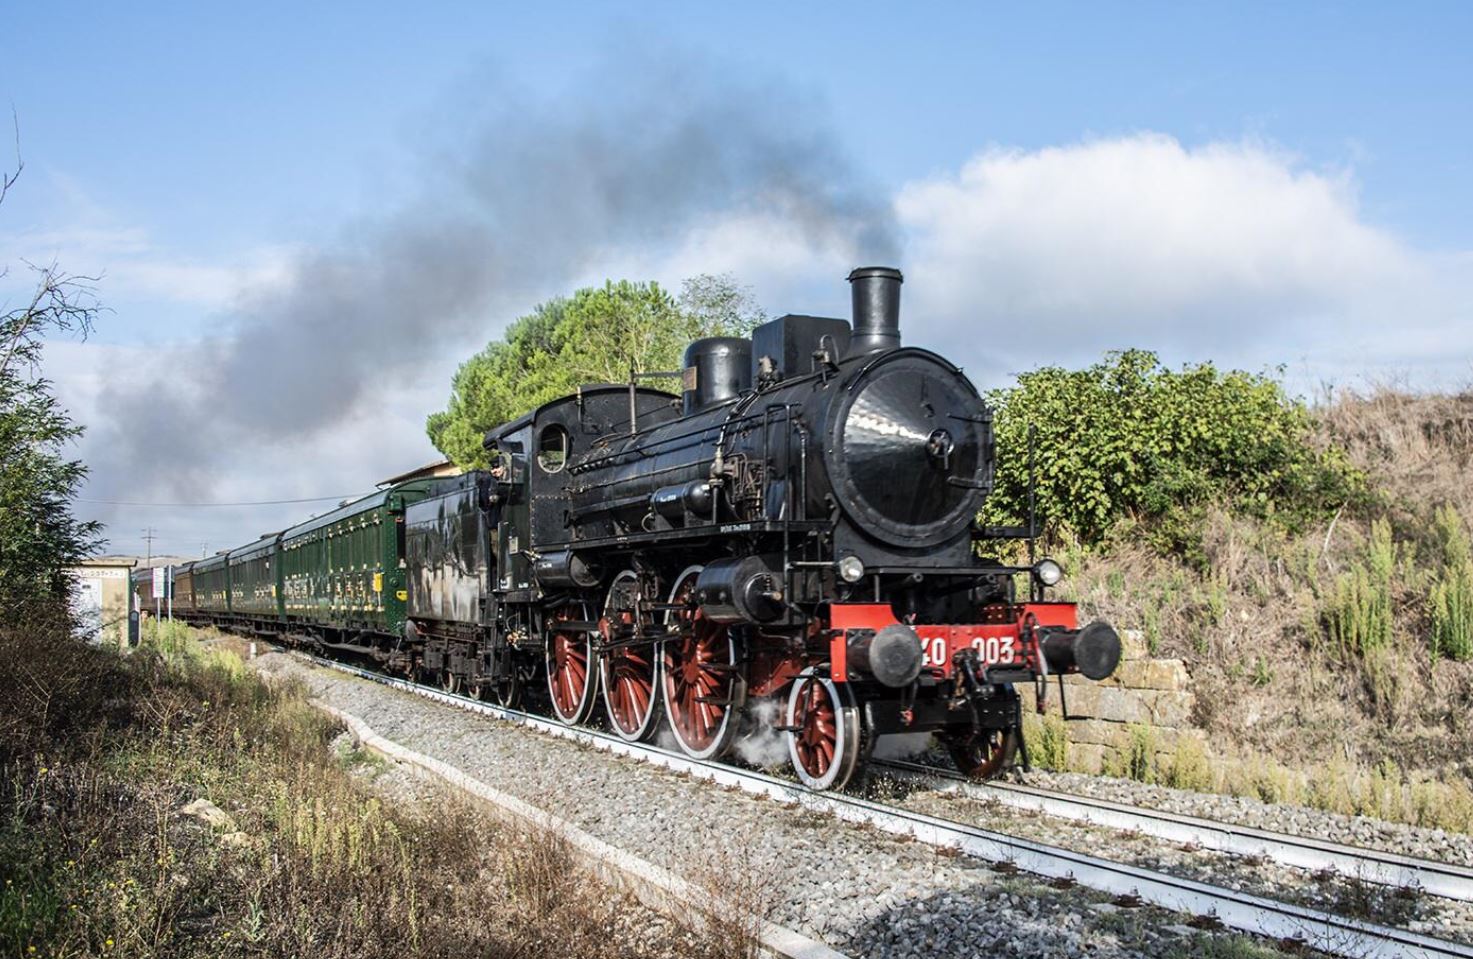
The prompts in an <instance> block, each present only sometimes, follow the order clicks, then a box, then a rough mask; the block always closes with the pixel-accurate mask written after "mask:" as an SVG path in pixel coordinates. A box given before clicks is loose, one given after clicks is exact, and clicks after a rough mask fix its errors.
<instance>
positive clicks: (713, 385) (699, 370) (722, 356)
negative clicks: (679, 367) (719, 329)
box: [680, 336, 752, 415]
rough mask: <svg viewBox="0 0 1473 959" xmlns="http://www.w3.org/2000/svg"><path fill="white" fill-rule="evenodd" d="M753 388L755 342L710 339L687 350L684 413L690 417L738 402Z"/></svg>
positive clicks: (725, 338)
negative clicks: (729, 402)
mask: <svg viewBox="0 0 1473 959" xmlns="http://www.w3.org/2000/svg"><path fill="white" fill-rule="evenodd" d="M751 388H752V341H751V340H745V339H742V338H741V337H739V336H708V337H706V338H705V339H703V340H696V341H694V342H692V343H691V345H690V346H688V347H686V348H685V379H684V382H683V383H682V389H681V397H680V398H681V409H682V410H683V411H684V412H685V414H686V415H690V414H691V413H697V412H699V411H701V410H704V409H708V408H710V407H712V406H716V405H717V404H719V403H725V402H726V401H727V400H734V399H736V398H737V397H738V396H740V395H741V394H742V393H744V392H745V391H747V390H750V389H751Z"/></svg>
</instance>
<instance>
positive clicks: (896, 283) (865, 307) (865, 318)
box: [847, 266, 905, 355]
mask: <svg viewBox="0 0 1473 959" xmlns="http://www.w3.org/2000/svg"><path fill="white" fill-rule="evenodd" d="M904 280H905V278H904V277H903V276H901V275H900V271H899V270H896V269H892V268H891V267H888V266H862V267H860V268H859V269H857V270H855V271H854V272H852V273H850V274H849V290H850V293H851V294H853V296H854V337H853V339H851V340H850V341H849V349H848V351H847V352H848V353H849V354H850V355H855V354H859V353H875V352H878V351H880V350H894V349H899V348H900V284H901V283H903V282H904Z"/></svg>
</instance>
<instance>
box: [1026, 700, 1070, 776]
mask: <svg viewBox="0 0 1473 959" xmlns="http://www.w3.org/2000/svg"><path fill="white" fill-rule="evenodd" d="M1023 739H1024V741H1025V742H1027V743H1028V761H1029V762H1031V763H1032V764H1033V765H1035V766H1038V767H1039V768H1041V769H1052V770H1055V771H1063V770H1066V769H1068V768H1069V729H1068V724H1066V723H1065V722H1064V717H1063V716H1060V715H1058V714H1057V713H1047V714H1045V715H1044V716H1039V715H1038V714H1037V713H1024V714H1023Z"/></svg>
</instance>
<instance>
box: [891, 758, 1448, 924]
mask: <svg viewBox="0 0 1473 959" xmlns="http://www.w3.org/2000/svg"><path fill="white" fill-rule="evenodd" d="M875 764H876V765H877V766H878V767H880V768H882V769H884V770H886V771H887V772H888V773H889V774H890V775H893V776H895V777H897V778H901V779H910V780H917V781H926V782H929V783H933V784H935V785H936V786H937V788H939V789H942V790H945V791H954V792H955V793H957V794H958V795H961V796H965V797H967V798H970V799H976V800H978V801H981V802H990V803H998V804H1000V805H1003V806H1007V807H1010V808H1012V809H1020V810H1024V811H1027V812H1036V813H1039V814H1042V815H1044V816H1050V817H1053V818H1057V819H1068V820H1072V821H1075V822H1081V823H1088V824H1090V825H1095V826H1104V827H1107V828H1110V829H1119V830H1125V831H1130V832H1138V833H1141V834H1143V835H1147V836H1154V837H1156V838H1158V839H1165V840H1167V841H1169V842H1174V843H1181V844H1183V845H1195V846H1197V847H1199V848H1202V849H1210V850H1213V851H1215V852H1222V853H1227V854H1229V855H1233V856H1242V857H1261V858H1264V859H1269V860H1272V861H1274V862H1277V863H1280V864H1282V865H1285V866H1294V867H1296V868H1300V869H1306V870H1310V871H1312V872H1320V871H1323V870H1331V871H1333V872H1336V873H1339V874H1340V875H1342V876H1346V877H1352V878H1355V879H1359V880H1361V881H1364V882H1374V883H1377V884H1378V885H1383V886H1396V887H1402V888H1408V889H1416V890H1419V891H1421V892H1423V893H1426V894H1428V895H1434V896H1441V897H1443V898H1446V899H1456V900H1460V901H1463V902H1473V869H1470V868H1469V867H1467V866H1460V865H1456V864H1451V863H1442V862H1436V861H1434V860H1431V859H1418V858H1413V857H1410V856H1401V855H1397V854H1396V853H1390V852H1384V851H1382V850H1378V849H1367V848H1365V847H1362V846H1350V845H1345V844H1343V843H1336V842H1330V841H1327V840H1323V839H1313V838H1309V837H1305V836H1296V835H1292V834H1289V833H1281V832H1271V831H1269V830H1265V829H1255V828H1253V827H1251V826H1241V825H1237V824H1235V823H1228V822H1220V821H1217V820H1211V819H1202V818H1199V817H1196V816H1185V815H1181V814H1179V813H1172V812H1166V811H1163V810H1158V809H1150V808H1145V807H1140V806H1129V805H1126V804H1124V803H1118V802H1113V801H1110V800H1107V799H1096V798H1094V797H1089V796H1079V795H1075V794H1072V793H1063V792H1056V791H1054V790H1048V789H1039V788H1036V787H1033V786H1025V785H1020V784H1016V783H974V782H969V781H967V780H965V779H963V778H962V777H961V776H958V775H956V774H955V773H953V772H951V771H950V770H946V769H937V768H935V767H933V766H925V765H921V764H919V763H912V762H903V761H897V760H876V763H875Z"/></svg>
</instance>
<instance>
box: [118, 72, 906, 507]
mask: <svg viewBox="0 0 1473 959" xmlns="http://www.w3.org/2000/svg"><path fill="white" fill-rule="evenodd" d="M734 77H735V70H734V69H731V68H725V67H722V66H719V65H711V64H704V63H696V62H693V61H690V60H677V59H675V58H671V57H668V56H657V55H654V54H651V53H648V52H645V53H640V52H637V51H629V50H622V51H620V53H619V56H618V57H617V58H616V57H610V58H609V59H608V60H606V61H605V62H604V63H603V64H602V65H600V66H598V67H595V68H594V69H591V70H590V71H588V73H587V74H586V75H584V76H583V77H582V78H581V79H580V80H579V81H577V82H575V83H573V84H571V85H570V86H569V87H568V88H567V89H565V90H563V91H561V92H560V93H558V94H555V95H553V94H548V93H545V92H541V93H539V92H530V93H529V92H527V91H525V90H518V89H516V88H514V86H513V85H511V84H506V83H494V84H487V85H485V86H482V87H480V88H478V89H474V90H470V91H463V92H466V93H467V95H466V96H465V97H464V98H463V99H464V100H465V102H467V103H472V104H475V106H472V107H462V108H456V109H452V110H447V111H444V112H443V114H442V120H443V121H444V126H445V127H446V128H447V130H448V132H442V133H437V135H436V136H437V139H442V140H443V141H444V143H445V144H448V145H441V146H439V147H438V148H436V149H434V150H423V151H421V152H423V153H425V154H426V155H427V162H426V163H425V164H424V165H423V166H424V168H423V170H422V173H421V181H420V184H419V186H418V190H417V196H416V198H415V199H414V200H413V201H412V202H409V203H408V204H407V205H405V206H403V207H402V208H399V209H396V210H392V211H385V212H384V213H382V214H381V215H378V216H375V217H373V218H370V219H367V220H363V221H360V222H355V223H352V224H350V225H348V226H346V227H344V228H343V229H341V231H340V235H339V236H338V238H337V239H336V240H335V241H333V242H331V243H329V244H328V245H327V246H326V247H325V248H321V249H318V250H316V251H315V252H311V253H309V254H307V255H304V256H302V257H301V258H300V259H299V261H298V262H296V263H295V264H293V265H292V267H291V269H290V271H289V277H288V280H287V282H286V283H285V284H282V285H277V286H273V287H272V288H270V289H263V290H260V291H256V292H254V293H250V294H248V295H247V296H246V297H245V298H244V299H243V301H242V302H241V305H240V306H239V308H238V309H236V310H235V311H233V315H229V316H227V317H224V318H222V330H221V333H220V335H219V336H218V337H216V338H215V339H213V340H211V341H207V342H204V343H201V344H198V345H193V346H188V347H183V348H179V349H177V350H175V351H173V353H172V355H169V356H168V357H167V360H168V362H167V363H166V364H165V365H166V366H167V368H168V369H169V370H170V371H171V373H170V379H169V380H168V381H167V382H162V383H159V382H153V383H145V384H138V383H135V382H133V381H130V380H127V379H124V378H122V377H121V376H119V377H116V378H114V379H113V380H112V382H110V383H109V385H108V386H107V387H106V388H105V391H104V396H103V401H102V404H101V407H102V409H103V410H105V411H106V412H107V415H109V416H110V417H111V422H110V423H108V424H102V429H100V430H97V434H96V435H95V436H94V440H93V443H92V444H91V445H92V446H93V449H94V450H96V451H97V452H99V453H101V455H102V462H101V463H100V464H99V463H94V477H97V478H99V479H102V478H104V477H107V478H110V482H108V485H112V486H115V487H118V486H121V485H124V484H126V485H129V486H131V487H132V488H133V489H135V490H139V489H147V490H151V491H155V492H163V491H165V490H168V491H170V492H179V491H183V490H188V492H189V495H190V496H192V497H194V498H207V497H208V496H209V490H210V488H211V482H210V481H211V478H212V477H213V476H214V475H215V473H216V471H217V469H218V468H219V467H220V466H221V464H222V455H223V454H224V453H226V452H227V451H230V452H231V453H238V452H240V451H241V450H249V449H250V448H252V447H253V446H255V445H260V444H268V443H276V442H281V441H286V442H296V441H300V440H302V439H309V438H311V437H313V436H314V435H318V434H320V433H321V432H322V431H324V430H328V429H331V428H332V427H333V426H334V424H337V423H340V422H342V421H343V420H344V418H345V417H348V416H349V415H350V414H352V413H353V412H354V411H355V410H359V409H361V407H362V405H363V404H365V403H366V402H371V401H372V400H373V397H374V395H375V393H376V391H381V390H382V389H384V388H385V387H392V386H394V385H395V384H402V383H408V382H413V380H414V378H415V377H416V376H417V374H418V373H419V371H421V370H422V369H423V367H424V366H425V364H426V363H427V362H428V361H430V360H434V359H441V360H443V357H444V353H445V351H446V350H447V349H449V348H451V347H452V346H455V345H457V344H460V343H464V342H465V341H466V340H467V339H468V338H470V337H471V336H472V335H474V334H476V333H477V332H478V331H480V332H484V334H485V337H486V338H489V337H490V336H491V335H492V334H494V333H495V332H496V331H497V330H498V329H500V327H501V325H502V324H503V323H504V322H505V321H506V320H507V319H509V318H510V317H512V316H515V315H517V314H518V313H520V312H523V311H524V310H525V309H527V308H528V307H530V306H531V305H532V303H533V302H534V301H535V300H536V299H537V298H540V297H543V296H546V295H548V294H550V293H557V292H562V291H564V290H565V289H566V286H567V285H568V284H569V283H571V282H573V281H574V279H575V278H577V277H578V276H580V275H583V274H584V272H585V271H586V270H587V269H589V268H590V267H591V266H592V265H593V264H595V263H596V261H597V258H598V257H599V255H600V254H608V253H609V252H610V251H619V250H624V249H641V250H646V249H658V248H659V247H660V246H661V245H662V244H669V243H673V242H675V241H676V240H678V239H679V238H680V236H681V235H683V234H684V233H685V232H686V231H688V230H689V229H690V228H691V227H692V226H693V225H694V224H695V223H697V222H698V221H700V220H702V219H705V218H708V217H710V216H712V215H715V214H720V213H722V212H724V211H759V212H776V213H779V214H781V215H783V216H784V217H786V218H787V219H788V220H790V221H792V222H796V223H798V224H800V225H801V227H802V229H803V230H804V231H805V234H806V236H807V238H808V239H809V240H810V241H811V242H812V243H814V244H816V245H823V246H826V247H828V248H836V249H840V250H843V251H845V252H848V253H851V254H852V259H853V261H854V262H859V261H866V262H869V261H875V262H882V263H888V262H893V261H894V260H895V259H896V252H897V251H896V239H895V236H896V230H895V227H894V224H893V222H892V217H891V211H890V208H889V205H888V200H887V199H886V198H885V195H884V194H883V193H881V192H880V191H877V190H873V189H870V188H869V186H868V185H867V184H866V183H865V181H864V180H863V178H861V177H860V176H858V175H857V174H856V171H855V168H854V166H853V165H852V164H851V163H850V162H849V161H848V160H847V159H846V157H845V155H844V153H843V151H842V149H841V148H840V146H839V137H838V136H837V135H836V131H834V130H833V129H831V128H830V127H829V125H828V124H826V123H825V122H824V121H823V117H822V109H821V108H819V107H817V106H815V105H814V104H813V103H811V102H808V101H807V100H805V99H804V98H803V97H802V96H798V95H795V94H793V93H791V92H790V91H788V90H786V89H784V88H783V87H782V86H780V85H779V84H776V83H773V82H758V81H751V80H747V79H739V78H734ZM273 152H277V153H280V152H282V151H280V150H276V151H273ZM430 155H432V156H433V159H428V156H430ZM710 268H711V271H712V272H720V271H721V270H722V269H723V264H721V263H712V264H710ZM446 386H447V388H448V384H446ZM425 412H428V411H425ZM372 479H373V478H372V477H365V485H367V484H368V483H369V482H370V481H371V480H372ZM94 490H96V486H94Z"/></svg>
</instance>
